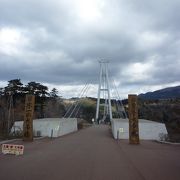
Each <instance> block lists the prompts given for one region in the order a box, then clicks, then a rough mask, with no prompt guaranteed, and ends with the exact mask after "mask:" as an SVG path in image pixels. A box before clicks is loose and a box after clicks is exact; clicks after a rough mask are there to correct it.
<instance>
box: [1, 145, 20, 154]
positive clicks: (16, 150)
mask: <svg viewBox="0 0 180 180" xmlns="http://www.w3.org/2000/svg"><path fill="white" fill-rule="evenodd" d="M2 153H3V154H15V155H23V153H24V146H23V145H15V144H2Z"/></svg>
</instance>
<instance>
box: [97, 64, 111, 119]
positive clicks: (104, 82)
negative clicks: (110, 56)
mask: <svg viewBox="0 0 180 180" xmlns="http://www.w3.org/2000/svg"><path fill="white" fill-rule="evenodd" d="M108 63H109V62H108V61H99V64H100V73H99V86H98V97H97V106H96V122H99V121H100V120H101V121H105V119H106V118H109V119H110V121H111V120H112V108H111V97H110V88H109V76H108ZM100 106H101V107H103V117H101V118H100V117H99V114H100V113H99V112H100Z"/></svg>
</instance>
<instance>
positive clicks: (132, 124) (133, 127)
mask: <svg viewBox="0 0 180 180" xmlns="http://www.w3.org/2000/svg"><path fill="white" fill-rule="evenodd" d="M128 107H129V142H130V144H139V126H138V104H137V95H128Z"/></svg>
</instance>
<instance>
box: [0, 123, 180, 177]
mask: <svg viewBox="0 0 180 180" xmlns="http://www.w3.org/2000/svg"><path fill="white" fill-rule="evenodd" d="M16 143H17V144H22V143H23V142H21V141H17V142H16ZM23 144H24V145H25V154H24V155H23V156H14V155H3V154H2V153H1V154H0V179H1V180H121V179H122V180H142V179H147V180H179V179H180V146H179V145H176V146H173V145H166V144H159V143H156V142H152V141H141V144H140V145H129V144H128V141H126V140H120V141H116V140H114V139H113V138H112V136H111V133H110V129H109V127H108V126H105V125H100V126H93V127H90V128H87V129H84V130H81V131H79V132H77V133H73V134H70V135H67V136H63V137H60V138H57V139H54V140H50V139H41V140H36V141H34V142H33V143H23Z"/></svg>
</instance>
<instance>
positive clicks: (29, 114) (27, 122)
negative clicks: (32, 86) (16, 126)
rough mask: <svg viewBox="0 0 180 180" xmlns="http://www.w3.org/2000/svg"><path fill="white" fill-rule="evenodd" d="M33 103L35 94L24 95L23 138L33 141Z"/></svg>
mask: <svg viewBox="0 0 180 180" xmlns="http://www.w3.org/2000/svg"><path fill="white" fill-rule="evenodd" d="M34 105H35V96H34V95H26V100H25V114H24V124H23V140H24V141H33V114H34Z"/></svg>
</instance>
